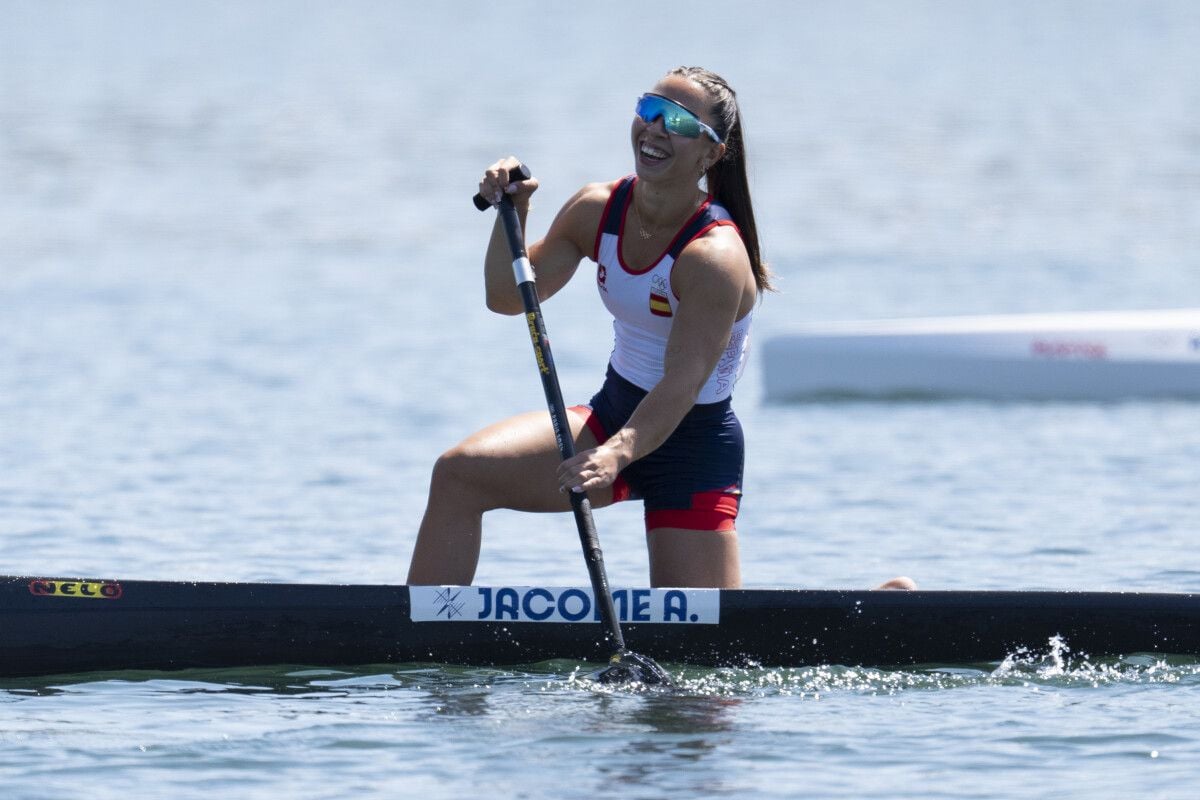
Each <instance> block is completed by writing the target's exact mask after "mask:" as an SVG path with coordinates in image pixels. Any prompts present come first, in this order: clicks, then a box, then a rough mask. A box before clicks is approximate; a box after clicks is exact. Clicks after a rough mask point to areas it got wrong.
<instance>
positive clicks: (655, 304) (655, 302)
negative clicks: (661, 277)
mask: <svg viewBox="0 0 1200 800" xmlns="http://www.w3.org/2000/svg"><path fill="white" fill-rule="evenodd" d="M650 313H651V314H653V315H654V316H656V317H671V316H674V315H673V314H672V313H671V304H670V303H669V302H667V298H666V297H665V296H664V295H661V294H658V293H657V292H651V293H650Z"/></svg>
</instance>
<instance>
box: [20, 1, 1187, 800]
mask: <svg viewBox="0 0 1200 800" xmlns="http://www.w3.org/2000/svg"><path fill="white" fill-rule="evenodd" d="M0 18H2V19H3V24H0V185H2V186H3V188H2V189H0V541H2V542H3V544H4V548H3V555H2V556H0V572H4V573H9V574H42V575H44V574H58V575H93V576H115V577H121V578H127V579H133V578H162V579H210V580H281V581H284V580H286V581H305V580H311V581H322V582H325V581H331V582H332V581H344V582H397V581H399V580H400V579H401V578H402V576H403V574H404V572H405V569H406V564H407V560H408V555H409V552H410V548H411V543H412V536H413V533H414V531H415V527H416V520H417V518H418V516H419V514H420V512H421V509H422V507H423V503H424V493H425V489H426V480H427V474H428V468H429V465H430V463H431V462H432V461H433V459H434V458H435V457H436V455H437V453H439V452H440V451H441V450H442V449H444V448H445V447H447V446H448V445H450V444H452V443H453V442H454V441H455V440H457V439H458V438H459V437H461V436H462V435H463V434H465V433H466V432H468V431H469V430H472V429H474V428H477V427H479V426H480V425H482V424H484V423H486V422H488V421H490V420H493V419H495V418H497V417H499V416H502V415H506V414H510V413H515V412H517V411H521V410H526V409H528V408H537V407H539V406H540V403H541V397H540V388H539V386H538V384H537V382H536V381H535V380H534V373H533V369H532V366H531V363H530V355H529V353H528V346H527V344H526V343H525V340H524V338H523V337H522V335H521V331H520V330H519V327H520V326H519V324H518V323H516V322H515V321H514V320H511V319H507V318H497V317H493V316H492V315H489V314H487V313H486V311H484V309H483V308H482V303H481V291H480V286H479V280H478V278H479V266H478V265H479V259H480V250H481V246H482V242H483V240H484V239H485V237H486V235H487V231H488V225H489V223H488V221H487V218H486V217H484V216H482V215H478V214H476V213H475V212H474V211H473V210H471V208H470V206H469V203H468V202H467V199H468V197H469V195H470V194H471V192H472V191H473V184H474V181H475V176H476V175H477V173H478V172H479V169H480V167H481V166H483V165H485V164H486V163H488V162H489V161H490V160H492V159H493V158H495V157H497V156H499V155H502V154H506V153H510V152H512V153H517V154H519V155H520V156H521V157H522V158H523V159H525V160H526V161H527V162H528V163H530V164H531V165H532V166H533V167H534V169H535V170H536V171H537V173H538V175H539V177H540V178H541V180H542V183H543V189H542V190H541V192H540V194H539V200H538V202H537V203H536V204H535V212H534V217H533V219H532V222H531V227H532V228H533V229H534V231H535V232H536V231H537V230H540V229H544V226H545V225H547V224H548V222H549V219H550V215H551V213H552V211H553V210H554V209H555V208H556V207H557V206H558V205H559V204H560V203H561V202H562V201H563V200H565V199H566V197H568V196H569V195H570V194H571V192H573V191H574V189H575V188H577V186H578V185H579V184H581V183H582V182H584V181H586V180H594V179H598V178H602V177H615V176H617V175H620V174H622V173H624V172H626V171H628V170H629V168H630V167H629V153H628V145H627V143H626V142H627V130H628V129H627V125H628V119H629V116H630V106H631V98H632V97H634V96H636V94H637V93H638V92H640V91H644V89H645V87H646V86H647V85H648V84H650V83H651V82H652V81H653V80H654V79H655V78H656V77H657V75H658V74H659V73H660V72H662V71H664V70H665V69H666V68H668V67H670V66H673V65H675V64H677V63H703V64H706V65H709V66H712V67H713V68H715V69H717V70H718V71H721V72H724V73H726V74H727V75H728V77H729V78H730V79H731V80H732V81H733V83H734V85H735V86H736V87H737V88H738V91H739V94H740V96H741V98H742V102H743V104H744V108H745V114H746V123H747V130H748V135H749V137H750V148H751V159H752V162H751V163H752V171H753V178H754V186H755V198H756V203H757V207H758V210H759V217H760V227H761V230H762V235H763V239H764V243H765V249H766V253H767V256H768V258H769V259H770V260H771V262H772V264H773V266H774V269H775V270H776V272H777V273H778V276H779V283H780V285H781V287H782V289H783V292H782V293H780V294H778V295H772V296H770V297H768V298H767V299H766V300H765V301H764V304H763V306H762V308H761V309H760V311H759V312H758V314H757V316H756V323H755V324H756V330H755V336H756V337H758V338H759V340H760V341H761V339H762V338H763V337H766V336H769V335H771V334H772V333H774V332H780V331H784V330H787V329H788V327H789V325H791V324H792V323H793V322H795V321H799V320H804V321H814V320H827V319H845V318H856V317H874V316H887V317H893V316H906V315H923V314H949V313H977V312H1000V313H1003V312H1018V311H1056V310H1083V309H1113V308H1135V307H1136V308H1167V307H1181V306H1190V307H1196V306H1200V264H1198V263H1197V259H1196V246H1195V245H1196V242H1198V241H1200V84H1197V82H1196V81H1195V80H1194V79H1193V77H1192V76H1194V75H1196V74H1200V57H1198V56H1197V55H1196V52H1197V51H1196V48H1195V47H1194V42H1195V41H1196V40H1197V39H1198V38H1200V11H1198V10H1197V8H1196V7H1195V6H1194V5H1193V4H1191V3H1187V2H1182V0H1179V1H1178V2H1172V1H1170V0H1163V1H1162V2H1132V3H1118V2H1112V3H1109V2H1091V3H1083V2H1050V3H1046V2H1041V3H1035V2H1023V1H1022V2H1012V3H1004V4H992V5H980V4H959V3H949V2H933V1H932V0H928V1H923V2H911V3H905V4H902V5H896V4H891V3H884V2H859V3H850V4H847V3H834V2H809V3H802V4H792V3H776V2H766V3H758V4H753V5H750V6H746V7H744V8H743V7H738V8H737V9H736V11H735V10H733V9H732V7H730V6H728V5H727V4H716V3H709V2H700V3H695V2H693V3H688V4H668V5H665V6H661V7H658V6H656V7H654V8H643V7H641V6H640V5H637V4H633V3H617V4H596V5H594V6H588V7H580V6H573V5H557V6H543V5H540V4H534V3H520V2H519V3H508V4H503V5H493V4H484V3H466V4H427V5H426V6H421V7H411V8H409V7H406V8H404V9H403V10H401V9H400V8H399V7H398V6H395V5H393V4H388V3H370V2H353V3H347V4H337V5H328V6H325V5H316V4H312V5H296V4H286V3H278V2H254V3H237V4H234V3H192V4H187V5H186V6H182V5H179V4H160V3H151V2H132V1H130V0H122V1H119V2H105V3H101V2H75V3H70V4H66V3H61V4H46V3H36V2H14V1H12V0H9V1H8V2H0ZM586 283H587V282H586V281H578V282H577V284H578V285H575V286H571V287H568V289H567V290H565V291H564V292H563V293H562V294H561V295H560V296H559V297H557V298H555V300H554V301H552V302H551V303H548V304H547V305H546V308H545V310H546V314H547V318H548V324H549V326H550V331H551V334H552V336H553V337H554V344H555V355H556V360H557V362H558V364H559V368H560V370H561V371H562V379H563V384H564V391H565V394H566V395H567V397H568V399H569V400H572V401H575V400H578V399H582V398H586V397H588V396H590V394H591V392H592V391H593V390H594V389H595V387H596V384H597V383H598V381H599V379H600V375H601V372H602V368H603V363H604V359H605V356H606V355H607V353H608V349H609V331H608V322H607V321H606V320H605V319H604V317H603V313H602V309H601V307H600V305H599V304H598V303H597V302H596V299H595V298H594V297H593V296H592V293H591V292H590V291H589V287H588V286H586V285H585V284H586ZM514 326H515V327H514ZM760 381H761V374H760V373H759V366H758V364H757V362H752V363H751V365H750V367H749V368H748V370H747V373H746V376H745V378H744V379H743V382H742V384H741V386H740V387H739V391H738V398H737V407H738V410H739V414H740V415H741V417H742V419H743V422H744V424H745V427H746V432H747V438H748V442H749V452H748V466H747V485H746V489H747V494H746V502H745V504H744V506H743V509H744V510H743V513H742V517H741V519H740V521H739V523H740V524H739V527H740V529H741V531H742V537H743V551H744V552H743V562H744V571H745V577H746V582H747V584H748V585H750V586H773V585H782V586H811V587H862V586H869V585H872V584H873V583H875V582H877V581H878V580H880V579H882V578H885V577H889V576H891V575H894V574H898V573H906V574H910V575H913V576H914V577H916V578H917V579H918V580H919V581H920V582H921V583H922V584H923V585H925V586H927V587H929V588H952V589H962V588H1011V589H1021V588H1070V589H1139V590H1162V591H1192V592H1196V591H1200V565H1197V564H1196V563H1194V560H1193V559H1191V558H1190V553H1191V552H1192V550H1193V549H1194V548H1193V546H1192V545H1193V544H1194V539H1195V533H1196V531H1197V528H1198V527H1200V524H1198V523H1200V503H1198V502H1197V500H1196V485H1197V478H1198V477H1200V467H1198V466H1197V465H1198V464H1200V404H1195V403H1184V402H1156V403H1140V402H1127V403H1114V404H1087V403H1037V404H1021V403H1000V404H995V403H980V402H934V403H928V402H927V403H921V402H903V403H811V404H805V405H796V406H786V405H767V404H764V403H763V402H762V392H761V388H760V385H759V384H760ZM598 524H599V526H600V530H601V536H602V537H603V539H604V542H605V546H606V550H605V552H606V558H607V560H608V562H609V568H610V573H611V575H612V578H613V581H614V583H617V584H623V585H637V584H641V583H644V582H645V579H646V560H645V555H644V549H643V544H642V535H641V519H640V510H639V509H637V508H633V507H627V508H615V509H608V510H606V511H605V512H603V513H602V514H600V515H599V516H598ZM478 579H479V581H480V582H483V583H506V584H510V585H511V584H536V583H541V584H548V585H566V584H571V583H583V582H584V581H585V580H586V576H585V573H584V571H583V568H582V564H581V559H580V556H579V554H578V544H577V541H576V538H575V534H574V531H573V529H572V526H571V522H570V520H569V518H564V517H557V516H551V517H527V516H523V515H517V514H505V513H497V514H494V515H492V516H491V517H489V519H488V520H487V538H486V540H485V545H484V555H483V561H482V563H481V565H480V571H479V576H478ZM0 635H2V632H0ZM1064 647H1065V648H1069V647H1070V643H1069V642H1067V643H1065V645H1062V646H1059V647H1058V648H1057V649H1055V648H1051V650H1050V653H1051V654H1050V656H1033V655H1028V654H1026V655H1024V656H1022V655H1021V654H1014V655H1013V657H1012V658H1010V659H1009V660H1007V661H1005V662H1003V663H997V664H987V665H954V666H948V665H941V666H929V667H923V668H916V669H910V670H902V671H882V670H864V669H856V668H850V667H838V666H831V667H820V668H817V667H814V668H810V669H797V670H748V671H746V670H740V671H739V670H719V671H701V670H687V671H685V672H683V673H682V675H683V678H684V688H683V689H682V690H681V691H679V692H677V693H673V694H661V693H655V692H629V691H617V692H612V691H610V690H607V689H601V688H599V687H596V686H593V685H590V684H586V683H583V682H581V681H580V680H579V679H578V675H576V674H575V672H574V671H575V669H576V667H577V665H576V664H575V663H573V662H568V661H564V662H554V663H551V664H541V665H534V666H531V667H527V668H523V669H519V670H464V669H459V668H452V667H428V666H411V665H409V666H405V665H399V666H381V667H374V668H372V667H365V668H355V669H354V670H353V671H350V672H335V671H329V670H318V671H312V670H306V669H302V668H277V669H272V670H262V671H254V672H246V671H238V672H204V673H186V674H181V675H143V674H133V673H130V674H121V675H114V676H90V677H82V676H75V677H72V678H70V679H48V680H41V681H15V682H14V681H8V682H5V683H3V687H4V688H3V689H0V742H2V743H3V748H2V750H0V785H3V786H4V788H5V796H11V797H34V796H45V795H46V794H49V793H53V792H62V791H67V790H69V789H74V788H76V787H80V786H86V787H87V788H88V793H89V794H90V795H92V796H98V797H117V796H121V797H131V796H133V797H137V796H146V797H159V796H165V795H168V794H174V795H176V796H181V797H187V796H196V797H199V796H201V795H204V796H209V795H211V794H212V793H214V792H224V793H227V794H231V795H234V796H243V797H275V796H281V795H289V796H303V797H331V798H332V797H344V796H347V795H350V794H355V795H358V796H365V797H372V796H379V797H382V796H385V795H386V796H395V795H397V794H399V795H401V796H406V795H409V794H418V793H420V794H424V795H426V796H431V797H432V796H446V797H449V796H461V795H463V794H467V793H474V792H475V790H476V788H477V787H478V786H481V785H487V786H489V787H491V788H492V789H493V790H494V793H495V794H497V795H499V796H513V797H546V796H564V795H565V796H577V795H584V794H597V793H600V792H620V793H623V794H628V795H630V796H635V797H666V796H675V795H678V794H684V793H687V794H697V795H704V796H725V797H745V796H752V795H762V796H780V797H784V796H795V795H798V794H806V795H812V796H821V797H826V796H827V797H853V798H859V797H866V796H886V797H908V796H911V797H917V796H919V797H953V798H959V797H965V796H972V797H998V798H999V797H1004V798H1009V797H1044V796H1048V795H1052V794H1053V795H1057V796H1079V797H1082V796H1088V797H1105V796H1130V795H1132V796H1138V797H1187V796H1190V794H1191V791H1190V787H1191V786H1192V785H1194V784H1195V780H1196V778H1197V777H1198V775H1200V773H1198V772H1197V770H1196V768H1195V767H1194V764H1195V763H1196V761H1197V759H1196V756H1197V750H1198V747H1200V744H1198V743H1200V737H1198V736H1197V734H1196V731H1197V723H1198V719H1197V714H1196V712H1195V710H1194V709H1195V708H1196V707H1197V703H1196V691H1197V678H1196V675H1197V670H1196V664H1195V663H1194V661H1190V660H1183V661H1175V660H1168V661H1163V662H1160V661H1158V660H1156V659H1153V658H1145V657H1141V656H1133V657H1131V658H1129V659H1126V660H1123V661H1116V662H1099V663H1097V662H1094V661H1092V660H1090V659H1088V657H1087V656H1086V655H1085V654H1078V653H1071V652H1070V651H1069V649H1063V648H1064ZM676 669H677V670H678V669H681V668H676ZM573 676H574V677H573ZM485 782H486V783H485Z"/></svg>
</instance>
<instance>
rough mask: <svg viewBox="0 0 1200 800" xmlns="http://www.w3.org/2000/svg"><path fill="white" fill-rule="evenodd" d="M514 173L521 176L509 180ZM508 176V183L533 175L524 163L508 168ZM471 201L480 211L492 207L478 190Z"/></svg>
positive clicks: (523, 179)
mask: <svg viewBox="0 0 1200 800" xmlns="http://www.w3.org/2000/svg"><path fill="white" fill-rule="evenodd" d="M514 175H520V176H521V177H519V178H517V180H511V178H512V177H513V176H514ZM508 177H509V178H510V181H509V182H510V183H516V182H517V181H527V180H529V179H530V178H532V177H533V173H532V172H530V171H529V167H527V166H525V165H524V164H518V165H517V166H516V168H515V169H510V170H509V171H508ZM471 202H473V203H474V204H475V207H476V208H478V209H479V210H480V211H487V210H488V209H489V208H491V207H492V204H491V203H489V202H488V201H487V200H485V199H484V198H483V195H481V194H480V193H479V192H476V193H475V196H474V197H472V198H471Z"/></svg>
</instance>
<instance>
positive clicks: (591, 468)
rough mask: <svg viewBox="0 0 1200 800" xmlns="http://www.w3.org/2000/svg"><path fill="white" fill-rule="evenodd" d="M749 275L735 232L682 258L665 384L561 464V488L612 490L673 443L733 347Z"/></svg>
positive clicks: (713, 236) (722, 233)
mask: <svg viewBox="0 0 1200 800" xmlns="http://www.w3.org/2000/svg"><path fill="white" fill-rule="evenodd" d="M750 275H751V272H750V260H749V257H748V256H747V255H746V249H745V247H744V246H743V245H742V242H741V239H740V238H739V237H738V235H737V232H736V231H735V230H734V229H733V228H717V229H716V230H715V231H713V232H712V233H710V234H709V235H707V236H705V237H703V238H702V239H699V240H697V241H695V242H692V243H691V244H689V245H688V246H687V248H685V249H684V251H683V252H682V253H680V256H679V260H678V261H677V262H676V264H675V269H674V271H673V273H672V284H673V286H672V288H673V289H674V290H675V292H676V294H677V295H678V296H679V306H678V308H677V309H676V312H675V318H674V319H673V320H672V322H671V335H670V337H669V339H668V340H667V352H666V358H665V361H664V364H663V377H662V380H661V381H659V382H658V385H657V386H655V387H654V388H653V389H651V390H650V392H649V394H647V395H646V396H645V397H644V398H642V402H641V403H639V404H638V407H637V408H636V409H635V410H634V412H633V414H632V416H630V418H629V421H628V422H626V423H625V426H624V427H623V428H621V429H620V430H619V431H617V432H616V433H615V434H613V435H612V436H611V437H609V439H608V440H607V441H605V442H603V443H601V444H600V445H599V446H598V447H596V448H594V449H591V450H585V451H583V452H580V453H577V454H576V455H575V456H574V457H573V458H571V459H568V460H567V461H564V462H563V463H562V464H561V465H560V466H559V469H558V479H559V485H560V486H562V487H563V488H566V489H575V488H582V489H583V490H585V491H589V490H592V489H601V488H603V487H605V486H609V485H611V484H612V482H613V481H615V480H616V478H617V474H618V473H619V472H620V471H621V470H622V469H624V468H625V467H626V466H628V465H629V464H631V463H632V462H634V461H636V460H638V459H639V458H642V457H643V456H646V455H649V454H650V453H652V452H654V451H655V450H656V449H658V447H659V446H660V445H661V444H662V443H663V442H665V441H666V440H667V437H668V436H670V435H671V433H672V432H674V430H675V428H676V427H678V426H679V422H680V421H681V420H682V419H683V417H684V415H686V414H687V413H688V411H690V410H691V408H692V406H693V405H695V403H696V398H697V397H698V396H699V394H700V390H701V389H702V388H704V384H705V382H706V381H707V380H708V377H709V375H711V374H712V371H713V370H714V369H716V367H717V362H718V361H720V359H721V354H722V353H723V352H724V351H725V348H726V347H727V346H728V345H729V336H730V333H731V331H732V330H733V324H734V322H735V321H736V320H737V318H738V311H739V310H740V308H741V306H742V302H743V298H744V297H745V291H746V281H747V280H748V276H750Z"/></svg>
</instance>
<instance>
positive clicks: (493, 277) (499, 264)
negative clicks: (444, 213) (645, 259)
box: [479, 159, 612, 315]
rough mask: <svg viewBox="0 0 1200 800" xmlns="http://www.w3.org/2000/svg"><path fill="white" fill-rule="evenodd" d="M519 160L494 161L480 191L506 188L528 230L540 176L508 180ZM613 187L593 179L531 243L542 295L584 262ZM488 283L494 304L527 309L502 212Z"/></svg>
mask: <svg viewBox="0 0 1200 800" xmlns="http://www.w3.org/2000/svg"><path fill="white" fill-rule="evenodd" d="M518 163H519V162H518V161H517V160H516V159H504V160H502V161H499V162H497V163H496V164H493V165H492V166H491V167H490V168H489V169H488V170H487V172H486V173H485V174H484V179H483V181H481V182H480V184H479V193H480V194H481V195H483V196H484V197H485V198H487V199H489V200H493V201H496V199H497V198H498V197H499V192H502V191H503V192H505V193H507V194H508V196H509V197H511V198H512V201H513V206H515V207H516V209H517V216H518V217H519V218H520V220H521V229H522V230H524V229H525V219H526V217H527V216H528V214H529V198H530V196H531V195H532V194H533V193H534V192H535V191H536V190H537V186H538V184H537V179H536V178H531V179H529V180H527V181H520V182H518V183H513V184H511V185H510V184H509V183H508V177H509V170H510V169H515V168H516V166H517V164H518ZM611 189H612V186H611V184H588V185H587V186H585V187H583V188H582V189H580V190H579V191H578V192H576V193H575V196H574V197H572V198H571V199H570V200H568V201H567V202H566V204H565V205H564V206H563V207H562V209H560V210H559V212H558V215H557V216H556V217H555V218H554V222H552V223H551V224H550V230H549V231H547V232H546V235H545V236H544V237H543V238H541V239H540V240H538V241H536V242H534V243H532V244H530V245H529V246H528V250H529V262H530V263H531V264H532V265H533V269H534V272H535V273H536V275H537V290H538V299H539V300H545V299H547V298H549V297H551V296H552V295H554V294H555V293H556V292H557V291H558V290H559V289H561V288H562V287H564V286H566V285H567V281H569V280H570V279H571V276H572V275H574V274H575V270H576V269H577V268H578V267H579V262H580V261H581V260H583V258H584V256H585V255H587V254H589V253H591V251H592V246H593V244H594V242H595V238H596V229H597V228H598V227H599V225H600V216H601V215H602V214H603V213H604V206H605V204H606V203H607V202H608V196H609V194H610V192H611ZM484 285H485V289H486V293H487V307H488V308H489V309H491V310H492V311H495V312H496V313H498V314H509V315H515V314H521V313H523V312H524V310H525V307H524V305H523V304H522V303H521V295H520V293H519V292H518V291H517V286H516V283H515V282H514V281H513V271H512V254H511V252H510V251H509V249H508V241H507V239H506V238H505V234H504V225H503V224H502V223H501V221H500V219H499V217H498V216H497V219H496V224H495V226H494V227H493V228H492V238H491V241H490V242H489V243H488V249H487V256H486V257H485V258H484Z"/></svg>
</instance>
